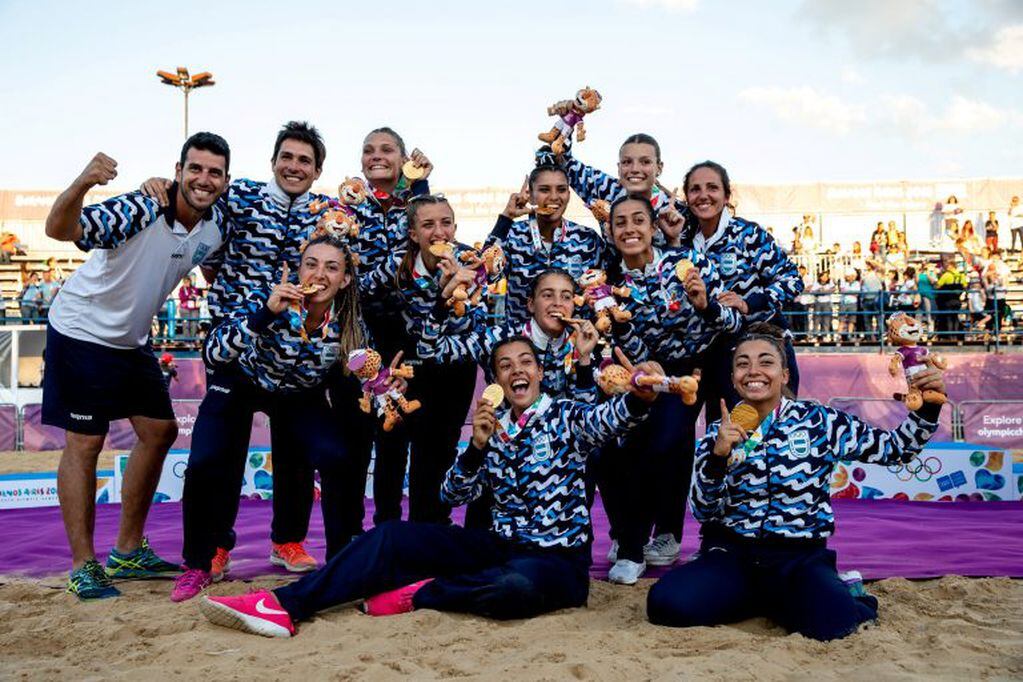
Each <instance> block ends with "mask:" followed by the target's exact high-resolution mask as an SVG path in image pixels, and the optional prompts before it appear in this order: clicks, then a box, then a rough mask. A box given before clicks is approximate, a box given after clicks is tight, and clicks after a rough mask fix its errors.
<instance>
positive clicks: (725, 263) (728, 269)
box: [721, 253, 739, 275]
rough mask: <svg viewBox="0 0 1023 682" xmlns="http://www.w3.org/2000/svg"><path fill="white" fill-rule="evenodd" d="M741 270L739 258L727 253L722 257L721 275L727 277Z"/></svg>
mask: <svg viewBox="0 0 1023 682" xmlns="http://www.w3.org/2000/svg"><path fill="white" fill-rule="evenodd" d="M738 270H739V257H738V256H736V255H735V254H734V253H725V254H722V255H721V273H722V274H725V275H734V274H735V273H736V272H737V271H738Z"/></svg>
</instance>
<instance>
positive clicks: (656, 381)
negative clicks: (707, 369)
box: [594, 359, 700, 405]
mask: <svg viewBox="0 0 1023 682" xmlns="http://www.w3.org/2000/svg"><path fill="white" fill-rule="evenodd" d="M594 380H595V381H596V382H597V386H599V387H600V390H602V391H603V392H604V393H606V394H608V395H616V394H619V393H628V392H629V390H630V388H631V387H633V386H634V387H636V388H650V389H652V390H654V391H656V392H658V393H673V394H675V395H677V396H681V397H682V402H683V403H684V404H686V405H695V404H696V394H697V392H698V391H699V390H700V370H698V369H696V370H693V373H692V375H689V376H683V377H666V376H662V375H659V374H647V373H646V372H641V371H637V370H635V368H633V369H632V370H630V369H629V368H627V367H624V366H622V365H616V364H614V363H612V362H611V361H610V359H608V360H605V361H604V362H602V363H601V365H600V369H598V370H597V373H596V376H595V377H594Z"/></svg>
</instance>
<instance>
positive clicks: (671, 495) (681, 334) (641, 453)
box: [597, 194, 739, 585]
mask: <svg viewBox="0 0 1023 682" xmlns="http://www.w3.org/2000/svg"><path fill="white" fill-rule="evenodd" d="M654 220H655V218H654V209H653V207H652V206H651V205H650V201H649V200H648V199H647V197H645V196H643V195H637V194H629V195H626V196H624V197H621V198H620V199H618V200H616V201H615V202H614V203H613V204H612V205H611V210H610V226H611V228H610V229H611V236H612V238H613V239H614V242H615V246H616V247H617V248H618V250H619V251H620V252H621V254H622V263H621V270H622V274H621V275H620V276H619V277H618V281H617V284H618V286H617V287H615V289H616V290H617V293H622V294H625V297H624V298H622V300H621V301H620V302H619V307H621V308H622V309H624V310H625V311H626V313H627V315H628V316H629V317H631V319H629V320H628V321H626V322H617V321H616V322H615V324H614V325H613V327H612V330H613V333H614V337H615V341H616V343H617V345H618V346H619V347H620V348H622V349H623V350H624V351H625V353H626V355H628V356H629V357H630V358H631V359H632V360H633V361H641V360H653V361H656V362H659V363H660V364H661V365H663V366H664V368H665V369H666V370H667V372H668V374H669V375H674V376H683V375H690V374H693V373H694V370H695V369H696V368H697V367H698V366H699V358H700V354H701V353H703V352H704V351H705V350H706V349H707V347H708V346H709V345H710V343H711V342H712V341H713V339H714V337H715V336H716V335H717V334H719V333H722V332H726V333H727V332H734V331H736V330H737V329H738V328H739V315H738V314H737V313H736V311H735V310H734V309H732V308H728V307H726V306H722V305H721V304H720V303H719V302H718V296H719V294H720V292H721V284H720V280H719V279H718V275H717V271H716V269H715V268H714V267H713V265H712V264H711V263H710V262H709V261H708V260H707V259H706V258H705V257H704V256H703V255H702V254H699V253H697V252H695V251H692V250H689V249H675V248H665V249H663V250H662V249H659V248H656V247H655V246H654V244H653V237H654V231H655V227H654ZM617 319H619V318H618V317H616V320H617ZM597 327H598V329H599V328H600V324H599V322H598V325H597ZM696 416H697V410H696V409H694V408H693V407H692V406H690V405H686V404H684V403H683V401H682V399H681V397H680V396H677V395H668V396H665V399H664V400H661V401H659V402H658V404H657V406H656V407H655V408H654V410H653V411H652V413H651V415H650V419H649V420H648V421H647V423H645V424H644V425H643V426H642V427H641V428H639V429H637V430H636V431H634V432H633V433H632V434H631V435H630V436H629V437H628V438H627V439H626V440H625V441H624V442H623V443H620V444H617V445H611V446H609V447H607V448H606V449H605V452H604V453H602V454H601V458H600V471H599V473H598V483H599V485H600V489H601V491H602V495H603V499H604V503H605V507H606V509H607V512H608V516H609V517H610V519H611V523H612V527H613V528H614V531H615V535H616V542H615V543H614V544H613V545H612V554H611V556H610V557H609V558H610V559H612V560H613V561H614V566H613V567H612V568H611V572H610V574H609V576H608V577H609V579H610V580H611V581H612V582H617V583H623V584H628V585H631V584H633V583H635V582H636V580H637V579H638V578H639V577H640V576H641V575H642V574H643V572H644V571H645V570H646V564H647V563H648V562H649V563H651V564H653V565H668V564H671V563H674V562H675V561H676V560H677V559H678V556H679V543H680V541H681V538H682V522H683V515H684V512H685V506H684V505H685V499H686V496H687V494H688V491H689V478H690V472H691V469H692V456H693V450H694V447H695V441H696V434H695V424H696ZM619 450H621V451H624V453H623V452H618V451H619ZM651 530H653V531H654V535H655V537H654V539H653V540H652V541H650V535H651ZM648 541H650V542H649V543H648Z"/></svg>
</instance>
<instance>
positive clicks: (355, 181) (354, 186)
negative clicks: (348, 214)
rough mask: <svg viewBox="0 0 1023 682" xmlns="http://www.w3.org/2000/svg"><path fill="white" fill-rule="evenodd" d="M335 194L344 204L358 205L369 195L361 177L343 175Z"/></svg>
mask: <svg viewBox="0 0 1023 682" xmlns="http://www.w3.org/2000/svg"><path fill="white" fill-rule="evenodd" d="M337 196H338V198H339V199H340V200H341V203H342V204H344V205H345V206H358V205H359V204H361V203H362V202H364V201H366V197H368V196H369V188H368V187H366V183H365V182H363V181H362V179H361V178H349V177H347V176H346V177H345V181H344V182H342V183H341V184H340V185H339V186H338V188H337Z"/></svg>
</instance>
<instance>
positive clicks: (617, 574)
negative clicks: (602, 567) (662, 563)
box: [607, 559, 646, 585]
mask: <svg viewBox="0 0 1023 682" xmlns="http://www.w3.org/2000/svg"><path fill="white" fill-rule="evenodd" d="M644 573H646V562H640V563H638V564H637V563H636V562H635V561H629V560H628V559H619V560H618V561H616V562H615V565H614V566H612V567H611V570H610V571H608V572H607V579H608V580H609V581H610V582H613V583H617V584H619V585H635V584H636V581H637V580H639V578H640V576H642V575H643V574H644Z"/></svg>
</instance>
